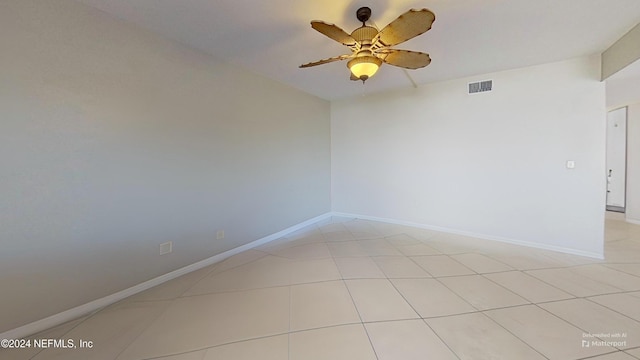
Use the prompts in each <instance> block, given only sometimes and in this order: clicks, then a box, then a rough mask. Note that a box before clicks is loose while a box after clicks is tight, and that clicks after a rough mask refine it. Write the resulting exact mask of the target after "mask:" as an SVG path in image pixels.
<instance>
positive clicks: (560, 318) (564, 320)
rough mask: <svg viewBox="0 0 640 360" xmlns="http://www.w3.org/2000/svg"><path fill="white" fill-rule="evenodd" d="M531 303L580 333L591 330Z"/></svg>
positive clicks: (586, 332) (587, 332)
mask: <svg viewBox="0 0 640 360" xmlns="http://www.w3.org/2000/svg"><path fill="white" fill-rule="evenodd" d="M533 305H535V306H536V307H537V308H538V309H540V310H542V311H544V312H546V313H548V314H550V315H551V316H553V317H555V318H557V319H559V320H561V321H563V322H565V323H567V324H569V325H571V326H573V327H574V328H576V329H578V330H580V331H582V333H583V334H590V333H591V332H589V331H588V330H585V329H583V328H582V327H580V326H578V325H576V324H574V323H572V322H570V321H569V320H566V319H563V318H562V317H560V316H559V315H556V314H554V313H553V312H551V311H549V310H547V309H545V308H543V307H542V306H538V304H533ZM594 338H595V339H599V340H603V339H600V338H598V337H594ZM603 341H604V340H603ZM611 348H612V349H617V348H615V347H611ZM618 350H620V349H618Z"/></svg>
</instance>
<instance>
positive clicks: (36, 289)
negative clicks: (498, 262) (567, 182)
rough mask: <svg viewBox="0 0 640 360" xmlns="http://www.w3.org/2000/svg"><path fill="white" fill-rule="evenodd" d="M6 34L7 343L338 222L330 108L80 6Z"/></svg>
mask: <svg viewBox="0 0 640 360" xmlns="http://www.w3.org/2000/svg"><path fill="white" fill-rule="evenodd" d="M0 30H1V31H0V49H2V50H0V199H2V200H1V201H0V229H2V233H1V234H0V289H2V290H1V291H0V292H1V294H2V295H0V309H2V311H0V332H2V331H5V330H8V329H12V328H15V327H18V326H21V325H23V324H26V323H29V322H32V321H35V320H38V319H42V318H44V317H46V316H49V315H52V314H55V313H58V312H60V311H63V310H66V309H69V308H72V307H75V306H78V305H81V304H84V303H87V302H89V301H91V300H94V299H96V298H100V297H103V296H105V295H108V294H112V293H115V292H117V291H119V290H122V289H124V288H127V287H130V286H132V285H135V284H139V283H141V282H143V281H146V280H148V279H151V278H154V277H156V276H159V275H161V274H165V273H168V272H170V271H172V270H174V269H177V268H180V267H182V266H185V265H188V264H192V263H195V262H197V261H199V260H202V259H205V258H207V257H210V256H213V255H215V254H218V253H221V252H223V251H225V250H229V249H231V248H235V247H237V246H240V245H242V244H245V243H248V242H250V241H253V240H256V239H259V238H261V237H264V236H267V235H269V234H272V233H275V232H278V231H280V230H282V229H285V228H287V227H289V226H292V225H294V224H297V223H300V222H302V221H304V220H307V219H309V218H312V217H315V216H317V215H320V214H323V213H326V212H327V211H330V138H329V136H330V130H329V127H330V122H329V116H330V107H329V103H328V102H326V101H324V100H320V99H318V98H315V97H312V96H309V95H306V94H303V93H301V92H299V91H297V90H294V89H291V88H289V87H286V86H284V85H281V84H279V83H276V82H274V81H271V80H268V79H265V78H263V77H260V76H256V75H253V74H251V73H248V72H245V71H243V70H240V69H238V68H235V67H234V66H230V65H227V64H223V63H220V62H217V61H216V60H215V59H213V58H212V57H210V56H208V55H204V54H202V53H199V52H196V51H193V50H190V49H189V48H187V47H185V46H182V45H179V44H177V43H175V42H172V41H169V40H166V39H164V38H161V37H159V36H156V35H153V34H151V33H149V32H146V31H143V30H141V29H138V28H136V27H133V26H131V25H128V24H126V23H124V22H121V21H118V20H115V19H113V18H111V17H108V16H107V15H105V14H103V13H102V12H100V11H97V10H94V9H91V8H88V7H86V6H84V5H80V4H78V3H75V2H73V1H67V0H57V1H38V0H15V1H2V2H0ZM217 230H225V232H226V237H227V238H226V239H225V240H223V241H216V240H215V238H216V231H217ZM169 240H171V241H173V242H174V252H173V253H172V254H170V255H166V256H162V257H161V256H159V255H158V244H160V243H162V242H164V241H169Z"/></svg>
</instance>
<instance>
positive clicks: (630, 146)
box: [625, 98, 640, 224]
mask: <svg viewBox="0 0 640 360" xmlns="http://www.w3.org/2000/svg"><path fill="white" fill-rule="evenodd" d="M639 99H640V98H639ZM626 205H627V207H626V209H625V210H626V211H625V217H626V218H627V221H630V222H633V223H635V224H640V103H636V104H631V105H629V106H628V108H627V203H626Z"/></svg>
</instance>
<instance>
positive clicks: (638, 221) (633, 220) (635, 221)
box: [624, 218, 640, 225]
mask: <svg viewBox="0 0 640 360" xmlns="http://www.w3.org/2000/svg"><path fill="white" fill-rule="evenodd" d="M624 220H625V221H626V222H628V223H629V224H634V225H640V220H638V219H632V218H625V219H624Z"/></svg>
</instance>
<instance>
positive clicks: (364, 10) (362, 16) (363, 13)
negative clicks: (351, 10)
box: [356, 6, 371, 24]
mask: <svg viewBox="0 0 640 360" xmlns="http://www.w3.org/2000/svg"><path fill="white" fill-rule="evenodd" d="M356 17H357V18H358V20H360V22H361V23H363V24H364V23H365V22H367V21H369V18H370V17H371V9H370V8H368V7H366V6H364V7H361V8H360V9H358V11H356Z"/></svg>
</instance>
